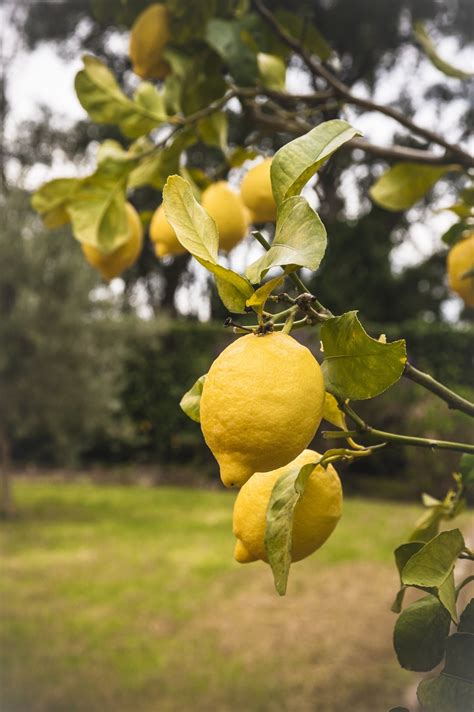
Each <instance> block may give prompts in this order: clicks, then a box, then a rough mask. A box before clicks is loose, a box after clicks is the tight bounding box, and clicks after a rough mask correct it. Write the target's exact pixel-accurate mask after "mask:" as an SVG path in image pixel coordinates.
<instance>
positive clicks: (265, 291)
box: [246, 275, 285, 314]
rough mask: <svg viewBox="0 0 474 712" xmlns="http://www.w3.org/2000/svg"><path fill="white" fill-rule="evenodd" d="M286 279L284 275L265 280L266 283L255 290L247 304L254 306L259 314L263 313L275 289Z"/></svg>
mask: <svg viewBox="0 0 474 712" xmlns="http://www.w3.org/2000/svg"><path fill="white" fill-rule="evenodd" d="M284 279H285V277H284V276H283V275H281V276H280V277H273V279H269V280H268V282H265V284H263V285H262V286H261V287H259V288H258V289H256V290H255V292H254V293H253V294H252V296H251V297H250V299H247V304H246V306H248V307H252V309H253V310H254V311H255V312H256V313H257V314H262V312H263V309H264V307H265V304H266V302H267V299H268V297H269V296H270V294H271V293H272V292H273V290H274V289H276V288H277V287H279V286H280V284H281V283H282V282H283V280H284Z"/></svg>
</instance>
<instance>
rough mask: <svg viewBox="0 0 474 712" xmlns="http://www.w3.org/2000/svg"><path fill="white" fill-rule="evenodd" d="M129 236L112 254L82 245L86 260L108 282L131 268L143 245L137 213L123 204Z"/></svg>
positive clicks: (141, 228)
mask: <svg viewBox="0 0 474 712" xmlns="http://www.w3.org/2000/svg"><path fill="white" fill-rule="evenodd" d="M125 210H126V213H127V222H128V230H129V236H128V240H127V242H125V243H124V244H123V245H120V247H118V248H117V249H116V250H114V251H113V252H109V254H107V255H104V254H103V253H102V252H100V250H98V249H97V248H96V247H94V246H93V245H82V251H83V252H84V255H85V258H86V260H87V261H88V262H89V264H90V265H92V267H95V269H96V270H98V271H99V272H100V274H101V275H102V277H103V278H104V279H105V280H106V281H107V282H109V281H110V280H111V279H114V277H118V276H119V275H120V274H122V272H124V271H125V270H126V269H128V268H129V267H131V266H132V265H133V264H134V263H135V262H136V261H137V259H138V256H139V254H140V252H141V249H142V244H143V227H142V223H141V221H140V218H139V216H138V213H137V211H136V210H135V208H134V207H133V205H131V204H130V203H125Z"/></svg>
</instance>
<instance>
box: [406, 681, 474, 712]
mask: <svg viewBox="0 0 474 712" xmlns="http://www.w3.org/2000/svg"><path fill="white" fill-rule="evenodd" d="M416 694H417V697H418V701H419V702H420V704H421V705H422V708H423V712H464V711H466V712H469V710H473V709H474V684H472V682H468V681H467V680H460V679H459V678H456V677H452V676H450V675H445V674H444V673H441V675H438V677H434V678H428V679H426V680H422V681H421V682H420V684H419V685H418V690H417V692H416Z"/></svg>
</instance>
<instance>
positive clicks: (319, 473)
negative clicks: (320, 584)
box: [233, 450, 342, 564]
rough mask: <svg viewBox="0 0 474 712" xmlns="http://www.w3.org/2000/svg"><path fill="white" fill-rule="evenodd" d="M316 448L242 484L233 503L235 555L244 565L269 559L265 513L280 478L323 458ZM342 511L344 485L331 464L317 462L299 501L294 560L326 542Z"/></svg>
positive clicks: (293, 549) (294, 521)
mask: <svg viewBox="0 0 474 712" xmlns="http://www.w3.org/2000/svg"><path fill="white" fill-rule="evenodd" d="M320 457H321V455H319V454H318V453H317V452H314V451H313V450H304V452H302V453H301V454H300V455H298V457H297V458H296V459H295V460H293V462H290V463H289V464H288V465H286V466H285V467H280V468H278V469H277V470H273V472H256V473H255V474H254V475H253V476H252V477H251V478H250V480H249V481H248V482H246V484H244V486H243V487H242V489H241V490H240V492H239V494H238V495H237V499H236V501H235V505H234V524H233V531H234V534H235V536H236V538H237V543H236V545H235V551H234V557H235V559H236V560H237V561H238V562H239V563H241V564H245V563H248V562H250V561H257V560H258V559H261V560H262V561H267V562H268V556H267V552H266V549H265V530H266V512H267V507H268V503H269V500H270V496H271V493H272V489H273V487H274V485H275V483H276V482H277V480H278V479H279V478H280V477H281V476H282V475H284V474H285V473H287V472H288V471H289V470H291V469H293V468H294V467H303V465H306V464H309V463H310V462H314V461H317V460H318V458H320ZM341 513H342V488H341V482H340V480H339V477H338V475H337V472H336V470H335V469H334V467H333V466H332V465H328V466H327V468H326V469H325V468H324V467H321V466H320V465H318V466H317V467H315V468H314V470H313V472H312V473H311V475H310V476H309V479H308V481H307V484H306V487H305V490H304V492H303V494H302V495H301V497H300V499H299V500H298V502H297V503H296V506H295V511H294V518H293V532H292V542H291V560H292V561H300V560H301V559H304V558H306V557H307V556H309V555H310V554H312V553H313V552H314V551H316V549H319V547H320V546H322V545H323V544H324V542H325V541H326V539H327V538H328V537H329V536H330V535H331V534H332V532H333V531H334V529H335V527H336V524H337V523H338V521H339V519H340V518H341Z"/></svg>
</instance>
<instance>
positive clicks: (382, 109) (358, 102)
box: [253, 0, 474, 167]
mask: <svg viewBox="0 0 474 712" xmlns="http://www.w3.org/2000/svg"><path fill="white" fill-rule="evenodd" d="M253 4H254V6H255V9H256V11H257V12H258V13H259V15H261V16H262V17H263V18H264V20H265V21H266V22H267V23H268V24H269V25H270V26H271V27H272V28H273V29H274V31H275V32H276V33H277V35H278V36H279V37H280V39H282V40H283V42H285V44H287V45H288V46H289V47H291V49H293V50H294V51H295V52H296V53H297V54H299V55H300V57H301V58H302V59H303V60H304V62H305V64H306V66H307V67H308V69H309V70H310V72H311V73H312V74H316V75H317V76H319V77H322V78H323V79H325V80H326V82H327V83H328V84H329V86H330V87H332V89H333V90H334V92H335V93H336V94H337V95H338V96H340V97H342V98H343V99H344V100H345V101H346V102H347V103H348V104H353V105H355V106H359V107H360V108H361V109H365V110H366V111H377V112H379V113H381V114H384V115H385V116H388V117H390V118H391V119H394V120H395V121H397V122H398V123H399V124H401V125H402V126H405V128H407V129H409V130H410V131H411V132H412V133H414V134H418V136H423V138H425V139H426V140H427V141H429V142H430V143H436V144H438V146H442V147H443V148H444V149H445V150H446V151H447V152H448V153H449V154H451V156H453V157H454V158H455V159H456V160H457V161H458V162H459V163H461V164H462V165H464V166H467V167H474V157H472V156H470V155H469V153H466V151H464V150H463V149H462V148H461V147H460V146H457V145H455V144H451V143H449V142H448V141H445V139H444V138H443V137H442V136H440V135H439V134H437V133H435V132H434V131H430V130H429V129H425V128H423V127H422V126H418V124H416V123H415V122H414V121H412V120H411V119H410V118H408V116H406V115H405V114H404V113H403V112H401V111H399V110H398V109H394V108H392V107H390V106H385V105H384V104H378V103H377V102H375V101H372V100H371V99H365V98H363V97H359V96H356V95H355V94H353V93H352V92H351V90H350V88H349V87H348V86H347V84H344V82H341V81H340V80H339V79H338V78H337V77H336V76H335V75H334V74H333V73H332V72H331V71H330V70H329V69H327V68H326V67H325V66H324V65H323V64H321V62H319V61H317V60H316V59H314V57H312V55H311V54H310V53H309V52H307V51H306V50H305V48H304V47H303V46H302V45H301V43H300V42H298V40H296V39H295V38H294V37H292V35H290V34H289V33H288V32H287V31H286V30H285V29H284V28H283V27H282V26H281V25H280V23H279V22H278V20H277V19H276V17H275V16H274V15H273V13H272V12H270V10H269V9H268V8H267V7H266V6H265V5H264V4H263V3H262V2H261V0H253Z"/></svg>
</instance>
